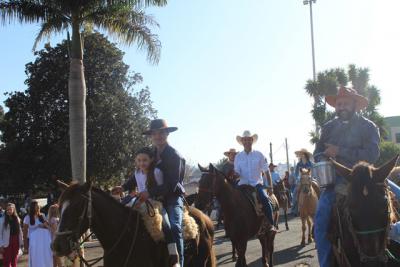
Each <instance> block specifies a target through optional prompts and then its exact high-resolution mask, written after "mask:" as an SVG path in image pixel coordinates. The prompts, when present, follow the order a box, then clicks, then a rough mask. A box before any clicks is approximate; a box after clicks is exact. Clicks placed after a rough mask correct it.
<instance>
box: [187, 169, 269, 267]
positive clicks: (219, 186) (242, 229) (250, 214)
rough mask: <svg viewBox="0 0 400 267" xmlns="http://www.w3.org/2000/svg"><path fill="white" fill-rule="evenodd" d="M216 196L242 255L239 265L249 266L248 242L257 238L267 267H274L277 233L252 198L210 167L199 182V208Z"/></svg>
mask: <svg viewBox="0 0 400 267" xmlns="http://www.w3.org/2000/svg"><path fill="white" fill-rule="evenodd" d="M214 196H215V197H216V198H217V199H218V201H219V202H220V204H221V208H222V212H223V215H224V224H225V230H226V232H227V235H228V236H229V238H230V239H231V241H232V250H233V253H234V251H235V249H236V251H237V253H238V259H237V262H236V266H237V267H238V266H247V264H246V257H245V254H246V249H247V241H248V240H249V239H251V238H253V237H254V236H257V237H258V239H259V240H260V243H261V247H262V263H263V266H264V267H267V266H273V258H272V255H273V251H274V239H275V231H271V230H270V229H271V225H270V224H269V223H268V222H267V220H266V219H265V218H264V217H260V216H257V214H256V211H255V209H254V207H253V205H252V204H251V202H250V201H249V199H248V198H247V197H246V196H245V195H244V194H243V193H242V192H241V191H240V190H239V189H237V188H234V187H233V186H232V185H231V184H230V183H229V182H228V181H227V179H226V177H225V176H224V174H222V173H221V172H219V171H218V170H217V169H216V168H215V167H214V166H213V165H212V164H210V167H209V170H208V172H203V175H202V177H201V179H200V181H199V195H198V197H197V199H196V203H195V204H196V207H198V208H200V209H202V208H203V207H205V206H207V205H208V204H209V203H210V202H211V201H212V198H213V197H214ZM263 229H264V231H262V230H263Z"/></svg>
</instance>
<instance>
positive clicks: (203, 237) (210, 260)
mask: <svg viewBox="0 0 400 267" xmlns="http://www.w3.org/2000/svg"><path fill="white" fill-rule="evenodd" d="M189 213H190V215H191V216H193V218H194V219H195V220H196V222H197V224H198V225H199V234H200V240H199V245H198V250H199V251H198V256H199V257H200V259H198V262H201V263H202V264H204V266H207V267H215V266H216V256H215V251H214V247H213V241H214V224H213V222H212V221H211V219H210V218H209V217H208V216H207V215H205V214H204V213H203V212H201V211H200V210H199V209H196V208H194V207H189ZM205 263H206V264H205Z"/></svg>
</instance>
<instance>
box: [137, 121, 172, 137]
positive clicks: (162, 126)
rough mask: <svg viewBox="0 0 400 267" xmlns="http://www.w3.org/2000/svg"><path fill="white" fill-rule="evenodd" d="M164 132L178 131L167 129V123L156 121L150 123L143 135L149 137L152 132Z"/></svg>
mask: <svg viewBox="0 0 400 267" xmlns="http://www.w3.org/2000/svg"><path fill="white" fill-rule="evenodd" d="M157 130H164V131H166V132H168V133H172V132H175V131H176V130H178V128H177V127H168V125H167V122H166V121H165V120H163V119H156V120H152V121H151V122H150V128H149V129H148V130H146V131H144V132H143V134H144V135H150V134H151V133H152V132H153V131H157Z"/></svg>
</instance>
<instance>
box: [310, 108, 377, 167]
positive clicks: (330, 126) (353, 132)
mask: <svg viewBox="0 0 400 267" xmlns="http://www.w3.org/2000/svg"><path fill="white" fill-rule="evenodd" d="M379 142H380V137H379V129H378V128H377V127H376V125H375V124H374V123H373V122H372V121H370V120H368V119H366V118H364V117H362V116H360V115H357V114H356V115H354V116H353V118H352V119H350V121H348V122H347V123H346V122H342V121H341V120H339V119H338V118H335V119H333V120H331V121H329V122H327V123H326V124H325V125H324V126H323V127H322V131H321V138H320V140H319V141H318V143H317V144H316V147H315V151H314V155H316V154H318V153H321V152H324V151H325V149H326V146H325V144H332V145H335V146H338V147H339V152H338V155H337V156H336V159H335V160H336V161H337V162H339V163H341V164H343V165H344V166H346V167H348V168H352V167H353V166H354V165H355V164H356V163H358V162H359V161H366V162H368V163H370V164H374V163H375V162H376V161H377V160H378V158H379ZM315 160H316V161H317V160H319V158H318V157H316V158H315Z"/></svg>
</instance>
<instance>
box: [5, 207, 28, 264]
mask: <svg viewBox="0 0 400 267" xmlns="http://www.w3.org/2000/svg"><path fill="white" fill-rule="evenodd" d="M3 217H4V219H3V220H1V221H0V247H1V248H2V251H3V252H2V253H3V267H16V266H17V261H18V254H19V252H20V251H22V248H23V235H22V229H21V221H20V219H19V217H18V214H17V211H16V209H15V204H13V203H8V204H7V207H6V212H5V214H4V216H3Z"/></svg>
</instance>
